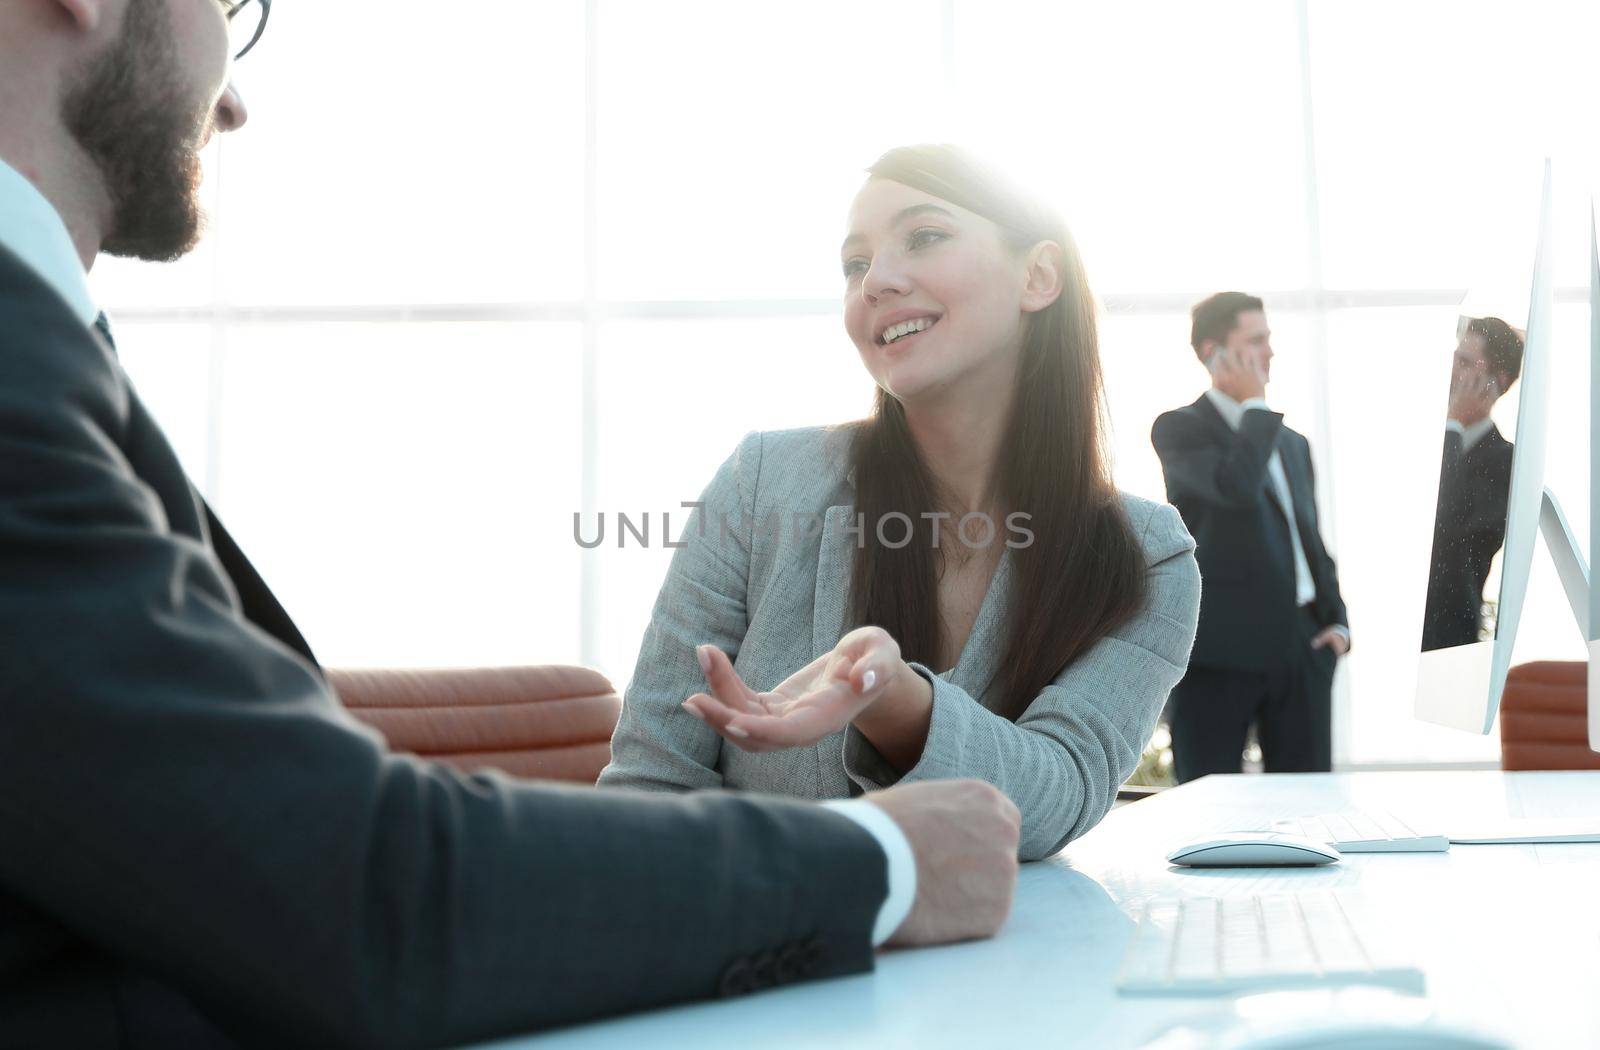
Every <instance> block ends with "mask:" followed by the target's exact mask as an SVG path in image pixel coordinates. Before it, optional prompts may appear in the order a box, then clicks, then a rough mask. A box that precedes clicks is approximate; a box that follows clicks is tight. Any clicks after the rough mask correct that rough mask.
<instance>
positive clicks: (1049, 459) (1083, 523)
mask: <svg viewBox="0 0 1600 1050" xmlns="http://www.w3.org/2000/svg"><path fill="white" fill-rule="evenodd" d="M867 170H868V172H869V174H870V175H871V177H873V178H881V179H889V180H892V181H894V182H899V183H902V184H904V185H906V186H910V187H912V188H913V189H918V190H921V191H923V192H924V193H928V194H932V195H933V196H935V197H939V198H940V199H942V200H946V201H949V202H950V203H952V204H955V205H957V206H959V207H962V208H965V209H966V210H968V211H971V212H975V213H977V214H978V215H981V216H983V217H985V218H987V219H989V220H990V221H992V222H994V223H996V224H997V225H999V226H1000V228H1001V230H1002V231H1003V233H1004V235H1005V237H1006V240H1007V242H1008V243H1009V244H1010V245H1011V247H1012V248H1013V249H1014V250H1016V251H1019V252H1026V251H1028V250H1030V249H1031V248H1033V247H1034V246H1035V245H1036V244H1038V243H1039V242H1040V241H1054V242H1055V243H1057V244H1059V245H1060V246H1061V249H1062V256H1063V271H1064V272H1063V275H1062V276H1063V285H1064V286H1063V288H1062V291H1061V294H1060V295H1059V296H1058V297H1057V299H1056V300H1055V302H1054V303H1052V304H1051V305H1050V306H1048V307H1046V308H1045V309H1043V310H1040V311H1038V312H1036V313H1033V314H1030V315H1029V316H1028V319H1027V324H1026V330H1025V335H1024V343H1023V350H1022V355H1021V358H1020V360H1019V363H1018V368H1017V386H1016V392H1015V395H1014V398H1013V404H1012V409H1011V417H1010V419H1009V420H1008V421H1007V425H1006V430H1005V436H1004V438H1003V439H1002V442H1001V447H1000V455H999V462H998V477H997V478H996V481H997V482H998V485H997V488H996V494H997V497H998V499H999V502H1000V504H1001V505H1002V506H1003V507H1004V508H1005V513H1006V514H1011V513H1017V512H1021V513H1026V514H1028V515H1030V519H1029V520H1027V521H1026V522H1025V524H1026V527H1027V529H1028V530H1029V531H1031V532H1032V534H1033V538H1032V542H1031V543H1030V544H1028V545H1027V546H1018V547H1015V548H1013V549H1012V550H1011V556H1012V557H1013V558H1014V559H1015V562H1016V564H1015V569H1016V570H1017V571H1016V572H1015V573H1014V575H1013V579H1014V581H1015V586H1014V587H1013V588H1012V595H1011V597H1012V605H1011V608H1010V609H1008V610H1006V618H1007V623H1008V625H1009V631H1008V635H1009V637H1008V641H1007V644H1006V652H1005V653H1004V658H1003V660H1002V662H1001V664H1000V668H1001V670H1000V672H999V678H998V679H997V682H996V684H997V685H998V686H999V687H1000V690H1001V692H1000V702H999V704H998V708H997V709H998V711H999V713H1001V714H1003V715H1004V716H1006V717H1007V718H1010V719H1012V720H1013V721H1015V720H1016V719H1017V718H1018V717H1019V716H1020V715H1021V714H1022V713H1023V712H1024V711H1026V710H1027V708H1028V705H1029V704H1031V703H1032V702H1033V699H1034V698H1035V697H1036V696H1038V695H1039V693H1040V692H1041V691H1042V690H1043V689H1044V688H1045V686H1047V685H1048V684H1049V683H1050V682H1051V681H1052V680H1053V679H1054V678H1055V677H1056V676H1057V675H1058V674H1060V673H1061V671H1062V669H1063V668H1064V667H1066V665H1067V664H1069V663H1071V662H1072V661H1073V660H1074V659H1076V658H1077V657H1078V656H1080V655H1081V654H1083V653H1084V652H1085V651H1087V650H1088V649H1089V648H1090V647H1091V646H1092V645H1094V644H1095V643H1096V642H1098V641H1099V640H1100V639H1101V638H1103V637H1105V636H1106V635H1107V634H1109V633H1110V632H1111V631H1112V630H1114V629H1115V628H1116V627H1117V626H1118V625H1119V624H1120V623H1122V622H1123V621H1124V620H1125V619H1126V618H1127V617H1128V616H1130V615H1131V614H1132V613H1133V612H1134V611H1135V610H1136V609H1138V607H1139V606H1140V605H1141V604H1142V603H1143V601H1144V591H1145V571H1146V565H1145V559H1144V554H1143V551H1142V550H1141V548H1140V546H1139V539H1138V537H1137V536H1135V535H1134V533H1133V527H1132V525H1131V524H1130V523H1129V521H1128V517H1127V514H1126V512H1125V511H1124V509H1123V506H1122V501H1121V499H1120V498H1119V497H1118V495H1117V491H1116V487H1115V486H1114V485H1113V483H1112V480H1111V468H1110V455H1109V450H1108V448H1107V429H1108V424H1107V420H1106V417H1105V407H1104V398H1103V387H1102V379H1101V372H1100V348H1099V340H1098V337H1097V335H1096V331H1095V307H1094V301H1093V298H1092V296H1091V294H1090V291H1089V284H1088V281H1087V280H1086V278H1085V276H1084V272H1083V262H1082V259H1081V258H1080V257H1079V255H1078V249H1077V246H1076V244H1075V243H1074V242H1073V240H1072V235H1071V234H1070V233H1069V232H1068V231H1067V228H1066V223H1065V222H1064V221H1063V220H1062V219H1061V218H1060V217H1059V216H1058V215H1057V214H1055V212H1054V211H1053V210H1052V209H1050V208H1048V207H1045V206H1043V205H1041V204H1040V203H1038V202H1037V201H1035V200H1033V199H1032V198H1030V197H1029V196H1027V195H1026V194H1024V193H1022V192H1020V191H1018V190H1016V189H1014V188H1013V187H1012V186H1010V185H1009V184H1008V183H1007V182H1006V181H1005V180H1004V179H1002V178H1001V177H1000V176H999V175H998V174H996V173H995V172H993V171H991V170H989V169H987V168H985V167H984V166H983V165H981V164H980V163H978V162H977V161H976V160H974V159H973V158H972V157H970V156H969V155H968V154H966V153H965V152H963V151H962V150H960V149H957V148H956V147H952V146H943V145H931V146H906V147H902V148H899V149H894V150H891V151H889V152H888V153H886V154H884V155H883V156H882V157H881V158H879V160H878V162H877V163H876V164H874V165H873V166H872V167H871V168H869V169H867ZM850 455H851V461H852V465H853V467H854V468H855V479H856V511H857V513H858V514H862V515H865V522H866V523H867V527H866V528H865V529H864V530H863V536H864V537H865V546H863V547H861V548H860V549H858V550H857V551H856V558H855V565H854V569H853V571H852V577H851V587H850V616H851V620H852V622H854V623H856V624H875V625H877V626H879V627H882V628H884V629H885V630H887V631H888V632H889V633H890V634H891V635H892V636H893V637H894V639H895V640H896V641H897V642H899V644H900V651H901V655H902V656H903V657H904V658H905V659H906V660H915V661H919V662H922V663H931V662H932V661H933V660H934V658H935V654H936V653H937V651H938V643H939V622H938V617H939V612H938V610H939V602H938V573H939V571H940V564H939V560H938V558H939V556H938V551H937V550H936V549H935V548H934V544H933V528H934V522H933V519H931V518H924V517H922V514H923V513H924V512H929V513H932V512H934V511H938V510H942V509H946V508H941V507H938V506H936V500H935V492H934V485H935V483H934V479H933V478H932V476H931V475H930V474H929V472H928V470H927V467H926V465H925V464H924V463H923V461H922V458H921V456H920V455H919V454H918V452H917V447H916V444H915V442H914V441H913V440H912V436H911V429H910V427H909V426H908V424H907V421H906V414H905V409H904V407H903V406H902V405H901V404H900V402H899V401H897V400H896V399H895V398H894V397H892V396H890V395H889V394H888V393H887V392H885V391H884V390H883V389H881V388H880V389H879V390H878V395H877V404H876V408H875V409H874V412H873V414H872V416H871V417H870V418H869V419H867V420H866V421H865V422H864V423H863V424H861V425H860V426H859V428H858V429H857V430H856V432H855V435H854V438H853V440H852V444H851V452H850ZM895 511H899V512H900V513H902V514H905V515H907V516H909V517H910V519H911V521H912V522H913V523H914V525H915V533H914V539H913V541H912V542H910V543H906V544H904V545H903V546H901V547H898V548H891V547H888V546H885V545H883V544H879V543H875V542H873V539H874V536H875V531H876V530H875V529H874V527H873V524H872V523H874V522H878V521H881V520H883V516H884V515H887V514H890V513H893V512H895ZM996 525H997V529H996V539H995V542H997V543H1002V542H1005V541H1006V539H1007V537H1008V532H1007V530H1006V529H1005V528H1004V526H1003V525H1002V523H1001V522H999V521H997V522H996ZM900 531H901V530H900V528H899V527H898V526H896V528H895V530H894V532H895V534H898V533H899V532H900ZM935 670H938V668H935Z"/></svg>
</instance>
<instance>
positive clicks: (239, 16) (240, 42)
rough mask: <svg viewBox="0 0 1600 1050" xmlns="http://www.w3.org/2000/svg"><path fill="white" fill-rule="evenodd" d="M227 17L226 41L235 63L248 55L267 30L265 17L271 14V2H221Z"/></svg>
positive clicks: (248, 0)
mask: <svg viewBox="0 0 1600 1050" xmlns="http://www.w3.org/2000/svg"><path fill="white" fill-rule="evenodd" d="M222 6H223V9H224V11H225V12H226V13H227V16H228V40H229V42H230V43H231V44H232V46H233V60H234V61H235V62H237V61H238V60H239V59H241V58H243V57H244V56H245V55H246V54H248V53H249V51H250V49H251V48H252V47H255V46H256V41H257V40H260V39H261V34H262V33H263V32H265V31H266V28H267V16H268V15H269V14H271V13H272V0H222Z"/></svg>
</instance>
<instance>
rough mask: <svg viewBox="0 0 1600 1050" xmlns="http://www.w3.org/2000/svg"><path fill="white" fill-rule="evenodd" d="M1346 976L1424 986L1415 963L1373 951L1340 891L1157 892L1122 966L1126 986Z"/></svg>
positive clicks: (1227, 991) (1146, 991)
mask: <svg viewBox="0 0 1600 1050" xmlns="http://www.w3.org/2000/svg"><path fill="white" fill-rule="evenodd" d="M1341 984H1377V985H1383V986H1385V987H1389V988H1393V989H1396V990H1399V991H1403V992H1413V993H1417V994H1421V993H1422V991H1423V990H1424V985H1425V981H1424V979H1423V975H1422V971H1421V970H1419V969H1417V968H1416V967H1414V966H1397V965H1392V964H1388V963H1385V962H1381V961H1378V960H1375V959H1374V958H1373V952H1372V950H1371V949H1369V947H1368V945H1367V944H1366V943H1365V942H1364V941H1363V940H1362V938H1361V935H1360V934H1358V933H1357V932H1356V928H1355V926H1354V925H1353V924H1352V923H1351V922H1350V918H1349V916H1348V915H1347V914H1346V911H1345V906H1344V904H1343V903H1342V902H1341V901H1340V899H1339V897H1338V896H1337V895H1336V894H1334V893H1307V894H1297V895H1294V896H1289V895H1275V896H1262V897H1246V896H1241V897H1221V898H1219V897H1183V898H1166V899H1159V900H1154V901H1151V902H1150V903H1149V904H1148V905H1147V906H1146V907H1145V910H1144V913H1143V914H1142V915H1141V916H1140V918H1139V928H1138V929H1137V930H1136V931H1135V932H1134V935H1133V941H1132V943H1130V944H1129V945H1128V953H1127V955H1126V956H1125V957H1124V958H1123V962H1122V970H1121V972H1120V973H1118V975H1117V990H1118V991H1119V992H1121V993H1122V994H1124V995H1231V994H1234V993H1237V992H1246V991H1252V992H1253V991H1261V990H1269V989H1275V988H1294V987H1324V986H1330V985H1341Z"/></svg>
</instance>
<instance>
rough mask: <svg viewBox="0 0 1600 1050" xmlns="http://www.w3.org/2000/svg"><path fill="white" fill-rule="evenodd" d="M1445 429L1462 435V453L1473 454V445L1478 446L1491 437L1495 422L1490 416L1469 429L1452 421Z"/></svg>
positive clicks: (1447, 423) (1446, 424)
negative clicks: (1490, 432)
mask: <svg viewBox="0 0 1600 1050" xmlns="http://www.w3.org/2000/svg"><path fill="white" fill-rule="evenodd" d="M1445 429H1447V430H1454V431H1455V432H1456V433H1458V434H1460V435H1461V451H1462V452H1471V451H1472V446H1473V445H1476V444H1477V443H1478V442H1480V441H1482V440H1483V439H1484V438H1486V437H1488V436H1489V431H1491V430H1493V429H1494V420H1493V419H1492V418H1491V417H1489V416H1484V417H1483V418H1482V419H1480V420H1478V421H1477V422H1476V423H1474V424H1472V425H1471V426H1470V427H1468V426H1463V425H1461V424H1460V423H1458V422H1456V421H1455V420H1453V419H1452V420H1449V421H1448V422H1446V423H1445Z"/></svg>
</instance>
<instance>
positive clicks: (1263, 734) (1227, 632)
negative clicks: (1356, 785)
mask: <svg viewBox="0 0 1600 1050" xmlns="http://www.w3.org/2000/svg"><path fill="white" fill-rule="evenodd" d="M1151 441H1152V442H1153V443H1154V445H1155V449H1156V453H1157V454H1158V455H1159V456H1160V457H1161V468H1162V472H1163V474H1164V475H1165V478H1166V487H1167V499H1168V500H1169V501H1170V502H1171V503H1172V504H1173V506H1175V507H1177V508H1178V512H1179V513H1180V514H1182V515H1183V520H1184V524H1185V525H1187V526H1188V528H1189V532H1190V533H1191V534H1192V535H1193V536H1194V538H1195V543H1196V548H1195V557H1196V559H1198V561H1199V563H1200V626H1199V630H1198V632H1197V633H1196V636H1195V644H1194V651H1193V653H1192V654H1191V656H1190V658H1189V672H1188V674H1186V675H1185V676H1184V680H1183V681H1182V682H1181V683H1179V685H1178V688H1177V689H1176V690H1174V692H1173V698H1172V705H1171V713H1172V718H1173V726H1172V731H1173V751H1174V757H1175V758H1176V760H1177V764H1178V775H1179V778H1180V779H1182V780H1188V779H1193V777H1195V776H1200V775H1203V774H1204V773H1208V772H1237V771H1238V770H1239V758H1240V754H1241V752H1242V751H1243V746H1244V740H1245V732H1246V731H1247V730H1248V728H1249V724H1250V722H1251V721H1252V720H1255V721H1257V722H1258V725H1257V734H1258V736H1259V738H1260V740H1261V744H1262V750H1263V752H1264V754H1265V758H1266V765H1267V769H1268V770H1269V771H1288V770H1312V769H1327V768H1328V767H1329V766H1330V765H1331V761H1332V753H1331V729H1330V718H1331V710H1332V706H1331V701H1332V681H1333V671H1334V666H1335V664H1336V662H1337V658H1336V657H1335V655H1334V653H1333V651H1332V649H1330V648H1328V647H1324V648H1322V649H1318V650H1313V649H1312V648H1311V639H1312V638H1313V637H1314V636H1315V635H1316V634H1317V632H1318V631H1319V630H1321V629H1322V628H1324V627H1328V626H1331V625H1334V624H1342V625H1347V624H1348V623H1349V621H1348V619H1347V614H1346V611H1345V604H1344V599H1343V598H1342V597H1341V596H1340V594H1339V579H1338V574H1337V572H1336V571H1335V568H1334V563H1333V559H1332V558H1331V557H1329V556H1328V551H1327V548H1326V547H1325V546H1324V545H1323V542H1322V536H1321V531H1320V528H1319V525H1318V521H1317V505H1316V487H1315V486H1316V483H1315V477H1314V474H1313V470H1312V465H1311V447H1310V445H1309V444H1308V443H1307V442H1306V439H1305V438H1304V437H1303V436H1301V435H1300V434H1298V433H1296V432H1295V431H1293V430H1291V429H1289V428H1288V427H1286V426H1284V425H1283V416H1282V415H1281V414H1280V413H1277V412H1268V411H1265V410H1261V409H1253V410H1251V411H1248V412H1245V413H1244V416H1243V418H1242V421H1241V423H1240V426H1239V429H1238V431H1234V430H1233V428H1232V427H1230V426H1229V425H1228V423H1227V421H1226V420H1225V419H1223V418H1222V415H1221V413H1219V412H1218V411H1217V408H1216V406H1215V405H1213V404H1212V403H1211V400H1210V398H1209V397H1207V396H1204V395H1202V396H1201V397H1200V399H1199V400H1198V401H1196V402H1194V404H1192V405H1188V406H1186V407H1184V408H1180V409H1176V410H1175V411H1172V412H1167V413H1164V414H1163V415H1162V416H1161V417H1160V418H1158V419H1157V420H1156V422H1155V426H1154V427H1153V429H1152V431H1151ZM1274 449H1277V451H1278V454H1279V456H1280V458H1281V460H1282V462H1283V469H1284V474H1285V476H1286V477H1287V479H1288V482H1289V489H1290V492H1291V493H1292V495H1293V502H1294V516H1295V520H1296V522H1297V523H1298V525H1299V534H1300V542H1301V545H1302V547H1303V549H1304V551H1305V557H1306V561H1307V563H1308V565H1309V567H1310V569H1311V575H1312V578H1313V579H1314V581H1315V582H1316V599H1315V601H1314V602H1313V603H1312V604H1311V606H1310V607H1309V608H1308V609H1307V610H1305V611H1304V612H1301V611H1299V610H1297V607H1296V601H1295V565H1294V549H1293V546H1292V543H1291V540H1290V538H1289V523H1288V520H1287V519H1286V518H1285V516H1284V513H1283V510H1282V509H1281V506H1280V504H1279V502H1278V497H1277V495H1276V493H1275V491H1274V490H1273V488H1272V484H1271V481H1270V478H1269V476H1268V469H1267V468H1268V462H1269V460H1270V459H1271V457H1272V452H1273V450H1274Z"/></svg>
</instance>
